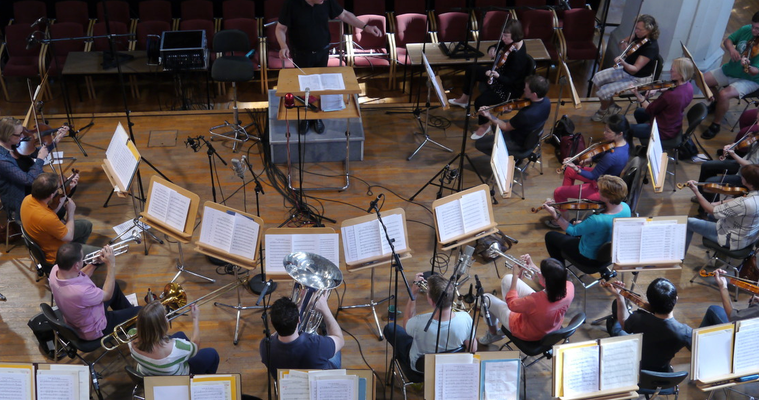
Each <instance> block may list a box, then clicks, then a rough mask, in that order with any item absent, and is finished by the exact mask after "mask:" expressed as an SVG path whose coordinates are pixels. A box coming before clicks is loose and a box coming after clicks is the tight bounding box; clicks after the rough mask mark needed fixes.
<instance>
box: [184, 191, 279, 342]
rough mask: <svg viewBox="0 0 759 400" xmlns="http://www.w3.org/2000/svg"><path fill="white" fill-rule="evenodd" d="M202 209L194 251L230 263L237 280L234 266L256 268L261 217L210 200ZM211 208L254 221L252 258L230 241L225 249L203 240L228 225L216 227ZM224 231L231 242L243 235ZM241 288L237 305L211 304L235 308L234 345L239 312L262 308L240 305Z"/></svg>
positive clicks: (238, 331) (237, 334) (261, 224)
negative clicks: (240, 251)
mask: <svg viewBox="0 0 759 400" xmlns="http://www.w3.org/2000/svg"><path fill="white" fill-rule="evenodd" d="M203 210H204V212H203V219H202V222H201V234H200V240H198V241H196V242H195V251H197V252H198V253H201V254H205V255H207V256H209V257H214V258H218V259H220V260H223V261H226V262H228V263H230V264H232V265H233V266H235V268H234V272H235V279H236V280H239V276H238V270H239V268H236V267H241V268H245V269H246V270H247V271H250V270H253V269H255V268H256V264H257V263H258V262H259V261H260V260H259V259H258V258H257V257H256V256H257V255H258V248H259V246H261V236H263V229H262V227H263V225H264V220H263V219H261V217H258V216H256V215H253V214H248V213H244V212H242V211H239V210H235V209H233V208H231V207H227V206H224V205H221V204H217V203H214V202H212V201H206V202H205V203H204V204H203ZM211 210H215V211H220V212H221V213H224V214H225V215H241V216H243V217H246V218H248V219H250V220H252V221H253V222H255V223H256V224H257V225H258V226H257V232H256V233H255V240H254V244H253V251H252V254H253V258H249V257H246V256H244V255H241V254H239V252H237V251H235V250H234V248H233V247H232V246H234V245H233V244H231V243H230V249H226V250H225V249H222V248H219V247H217V246H214V245H212V244H210V243H206V242H204V240H206V239H214V238H213V234H214V232H213V230H224V229H225V228H226V227H228V225H227V226H223V225H220V226H218V227H217V226H216V223H217V221H215V220H213V219H211V218H210V217H209V214H210V211H211ZM207 219H208V221H207ZM209 222H210V224H212V225H213V226H210V227H209V225H207V224H209ZM204 227H205V228H207V229H204ZM208 228H210V229H208ZM207 231H211V232H210V234H209V237H206V235H205V233H206V232H207ZM226 233H228V234H229V237H228V238H229V240H230V241H231V242H234V241H235V240H236V239H237V238H238V236H239V237H242V236H244V235H238V234H237V232H235V230H234V229H233V230H232V231H228V232H226ZM250 233H252V232H248V234H250ZM225 239H226V238H225ZM247 271H246V272H247ZM246 279H249V278H246ZM245 284H246V285H249V284H250V282H246V283H245ZM241 290H242V287H241V286H238V287H237V305H231V304H224V303H219V302H214V303H213V305H215V306H217V307H227V308H231V309H233V310H237V317H236V319H235V337H234V341H233V343H234V344H235V345H237V343H238V342H239V337H240V336H239V334H240V314H241V312H242V311H243V310H252V309H259V308H263V307H262V306H258V305H255V306H243V305H242V295H241V294H240V291H241Z"/></svg>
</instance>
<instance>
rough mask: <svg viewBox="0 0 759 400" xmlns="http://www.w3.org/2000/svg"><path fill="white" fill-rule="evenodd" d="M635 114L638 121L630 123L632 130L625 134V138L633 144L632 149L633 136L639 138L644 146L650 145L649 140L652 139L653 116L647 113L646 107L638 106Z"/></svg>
mask: <svg viewBox="0 0 759 400" xmlns="http://www.w3.org/2000/svg"><path fill="white" fill-rule="evenodd" d="M634 116H635V122H637V123H636V124H632V125H630V131H629V133H628V134H627V135H625V136H626V137H625V140H627V143H630V144H631V146H630V148H631V149H632V138H633V137H636V138H638V139H639V140H640V144H641V145H642V146H648V141H649V140H650V139H651V123H650V121H651V117H650V116H649V115H648V114H646V109H645V108H643V107H638V108H637V109H636V110H635V113H634Z"/></svg>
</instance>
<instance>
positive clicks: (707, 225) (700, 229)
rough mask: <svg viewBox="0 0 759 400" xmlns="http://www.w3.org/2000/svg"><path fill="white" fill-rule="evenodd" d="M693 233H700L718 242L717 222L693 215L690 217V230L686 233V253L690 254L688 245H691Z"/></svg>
mask: <svg viewBox="0 0 759 400" xmlns="http://www.w3.org/2000/svg"><path fill="white" fill-rule="evenodd" d="M693 233H698V234H699V235H701V236H703V237H704V238H706V239H709V240H712V241H715V242H718V237H717V223H716V222H714V221H704V220H701V219H698V218H692V217H691V218H688V231H687V232H686V233H685V254H688V247H689V246H690V241H691V240H692V239H693Z"/></svg>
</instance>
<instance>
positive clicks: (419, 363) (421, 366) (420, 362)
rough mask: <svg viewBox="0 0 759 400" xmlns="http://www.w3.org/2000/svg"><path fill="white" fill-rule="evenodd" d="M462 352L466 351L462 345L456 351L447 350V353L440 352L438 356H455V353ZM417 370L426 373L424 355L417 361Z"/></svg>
mask: <svg viewBox="0 0 759 400" xmlns="http://www.w3.org/2000/svg"><path fill="white" fill-rule="evenodd" d="M462 351H464V345H461V346H459V347H456V348H454V349H450V350H446V351H443V352H440V353H438V354H453V353H461V352H462ZM416 369H417V370H419V371H422V372H424V355H422V356H421V357H419V358H418V359H417V360H416Z"/></svg>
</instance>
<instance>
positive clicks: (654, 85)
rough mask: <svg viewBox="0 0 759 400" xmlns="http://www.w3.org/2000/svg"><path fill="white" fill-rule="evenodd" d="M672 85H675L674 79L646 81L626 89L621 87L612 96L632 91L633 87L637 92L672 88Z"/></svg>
mask: <svg viewBox="0 0 759 400" xmlns="http://www.w3.org/2000/svg"><path fill="white" fill-rule="evenodd" d="M674 87H677V82H676V81H668V82H651V83H646V84H643V85H635V86H633V87H631V88H627V89H622V90H620V91H619V92H617V93H614V96H619V95H620V94H623V93H625V92H632V90H633V89H636V90H637V91H639V92H647V91H649V90H664V89H672V88H674Z"/></svg>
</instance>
